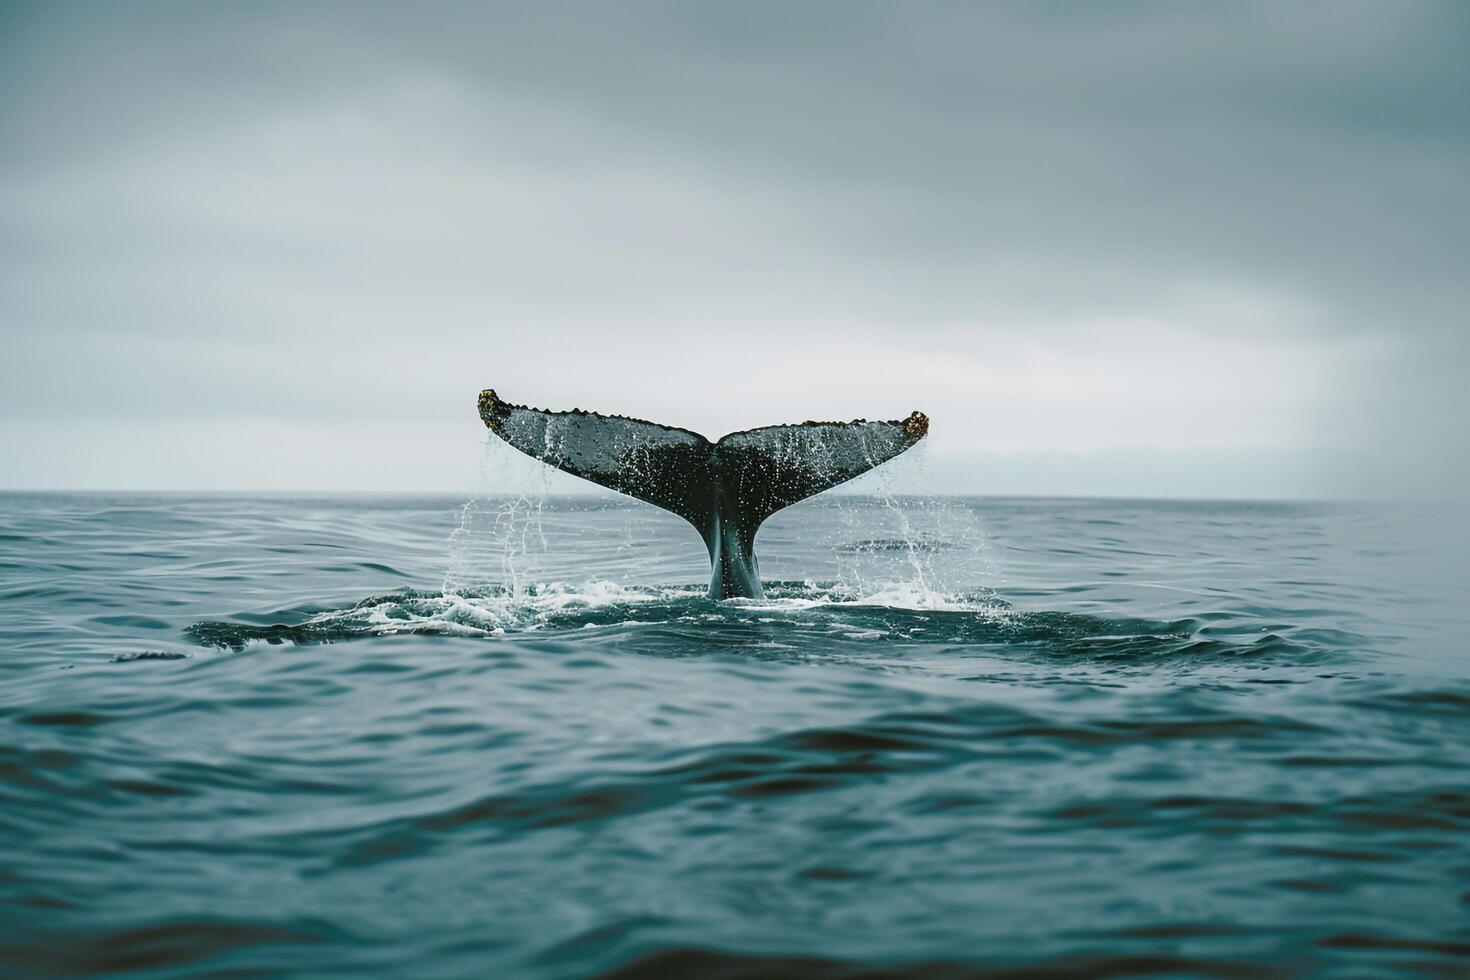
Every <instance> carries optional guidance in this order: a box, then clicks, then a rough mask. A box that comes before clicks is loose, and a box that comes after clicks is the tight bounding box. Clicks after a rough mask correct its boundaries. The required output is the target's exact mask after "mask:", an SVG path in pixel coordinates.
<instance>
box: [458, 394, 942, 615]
mask: <svg viewBox="0 0 1470 980" xmlns="http://www.w3.org/2000/svg"><path fill="white" fill-rule="evenodd" d="M479 408H480V418H481V419H483V420H484V422H485V425H486V426H487V427H488V428H489V429H490V431H491V432H493V433H495V435H497V436H499V437H500V438H501V439H503V440H504V441H505V442H507V443H508V444H510V445H511V446H512V447H514V448H515V449H518V450H520V451H521V452H523V453H525V454H526V455H527V456H531V457H533V458H535V459H539V460H540V461H541V462H543V463H546V464H547V465H549V466H554V467H556V468H557V469H559V470H562V471H564V472H567V473H570V474H572V475H573V476H579V477H581V478H582V479H584V480H590V481H591V482H593V483H596V484H599V485H601V486H604V487H607V488H608V489H611V490H616V491H618V492H619V493H625V494H627V495H628V496H630V497H636V498H637V499H639V500H642V501H646V502H647V503H650V504H653V505H654V506H655V507H662V508H663V509H664V510H667V511H669V512H671V513H674V514H678V515H679V516H680V517H682V518H684V520H686V521H688V522H689V523H690V524H692V525H693V526H694V529H695V530H696V531H698V532H699V534H700V536H701V537H702V538H704V542H705V546H706V547H707V548H708V549H709V556H710V568H711V575H710V597H711V598H715V599H728V598H733V597H736V596H745V597H751V598H755V597H759V596H760V595H761V584H760V574H759V571H758V568H757V565H756V560H755V532H756V530H757V529H758V528H759V527H760V525H761V522H762V521H764V520H765V519H766V518H767V517H770V516H771V515H772V514H774V513H776V511H778V510H781V509H782V508H783V507H789V506H790V505H792V504H794V503H796V502H797V501H799V500H805V499H806V498H807V497H810V496H812V495H813V494H816V493H820V492H822V491H823V490H827V489H830V488H832V487H835V486H837V485H838V484H841V483H846V482H847V481H848V480H851V479H852V478H853V477H856V476H860V475H862V474H863V473H866V472H867V471H868V470H870V469H872V468H873V467H875V466H878V465H880V464H882V463H885V462H887V461H888V460H890V459H892V458H893V457H895V456H897V455H898V454H899V453H901V452H903V451H904V450H906V449H908V448H909V447H910V446H912V445H914V444H915V443H916V442H918V441H919V440H920V439H922V438H924V436H925V434H926V433H928V431H929V418H928V416H926V415H924V413H922V412H914V413H913V414H911V415H910V416H909V417H908V418H906V419H903V420H900V421H889V422H869V421H867V420H865V419H858V420H856V421H853V422H802V423H798V424H794V425H771V426H766V427H764V428H760V429H748V430H746V431H743V432H732V433H730V434H729V435H727V436H724V437H723V438H721V439H720V440H719V441H718V442H713V443H712V442H710V441H709V440H708V439H706V438H705V437H704V436H702V435H700V434H699V433H697V432H691V431H689V430H688V429H678V428H674V427H672V426H667V425H659V424H658V423H656V422H645V421H643V420H642V419H631V418H626V417H624V416H621V415H599V414H597V413H595V412H584V411H582V410H581V409H573V410H572V411H570V412H549V411H546V410H544V409H539V408H530V407H528V406H525V405H512V404H510V403H509V402H506V401H504V400H502V399H501V398H500V397H499V396H498V395H496V394H495V392H494V391H493V390H492V389H488V388H487V389H486V390H484V391H482V392H480V400H479Z"/></svg>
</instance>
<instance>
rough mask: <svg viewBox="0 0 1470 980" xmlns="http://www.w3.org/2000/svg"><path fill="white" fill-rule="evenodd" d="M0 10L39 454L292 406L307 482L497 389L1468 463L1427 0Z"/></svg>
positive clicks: (19, 285) (21, 292)
mask: <svg viewBox="0 0 1470 980" xmlns="http://www.w3.org/2000/svg"><path fill="white" fill-rule="evenodd" d="M0 9H3V13H0V17H3V18H4V25H3V29H0V46H3V47H0V126H3V127H4V128H5V130H6V131H7V132H11V133H18V134H20V138H18V139H14V140H7V141H5V143H4V144H3V145H0V324H3V328H4V330H5V332H6V334H7V344H8V345H9V347H10V349H11V350H12V351H13V352H14V353H15V355H16V356H14V357H12V358H11V359H10V361H9V363H8V366H7V367H5V368H3V369H0V380H3V381H4V382H5V392H4V394H0V413H3V414H4V415H5V416H6V417H9V418H12V419H14V420H16V421H18V422H24V423H25V425H26V426H42V427H45V431H46V432H48V433H52V435H49V436H47V437H46V438H55V436H54V431H55V429H54V425H53V423H55V422H56V421H57V420H64V419H67V418H73V417H75V418H87V417H93V416H95V415H96V414H97V413H98V412H103V411H105V412H106V413H107V416H108V418H109V419H110V420H112V421H113V422H115V423H117V424H127V423H128V422H129V420H132V421H133V422H134V423H136V427H135V428H134V429H132V430H129V436H128V437H130V438H139V439H144V440H145V441H146V440H147V438H148V437H147V435H146V433H147V432H148V431H149V429H148V427H149V426H153V427H155V428H157V427H159V426H160V425H162V424H164V423H173V422H179V423H182V422H193V421H196V420H198V419H201V418H211V417H217V418H218V419H220V420H221V423H220V425H221V428H220V431H221V433H222V438H229V436H228V433H229V432H230V431H232V430H231V429H230V428H229V425H228V424H227V420H231V419H234V420H249V421H250V426H253V428H249V427H247V426H245V425H244V423H243V422H241V423H240V427H239V428H238V430H237V431H236V436H237V437H238V438H240V439H242V440H244V439H246V438H247V436H248V433H247V431H246V430H247V428H249V431H250V432H257V431H258V429H259V426H260V425H261V424H274V423H271V421H270V420H277V421H278V422H279V423H280V424H282V425H286V424H287V422H288V421H289V427H290V432H292V433H295V434H294V435H291V436H289V437H282V440H281V441H282V442H283V445H281V446H280V447H279V448H280V451H281V452H284V453H286V454H287V455H291V454H294V457H293V458H298V459H299V460H300V461H301V467H302V470H301V471H302V472H309V471H310V465H311V464H310V460H311V459H312V458H314V457H312V455H311V437H310V432H311V431H312V430H311V424H312V423H313V420H315V421H316V422H318V423H320V425H321V426H323V427H327V426H341V425H343V424H348V423H361V424H363V425H365V426H371V425H372V424H373V423H374V420H378V421H379V422H385V421H388V420H395V421H401V420H416V421H419V422H421V423H422V426H423V432H424V435H423V436H422V438H423V439H424V440H425V441H426V444H432V445H434V446H435V447H436V449H435V450H434V451H435V452H436V453H439V454H452V453H453V452H454V450H453V448H452V447H453V446H454V445H456V443H455V442H454V441H453V440H456V439H457V440H463V439H464V438H465V437H466V433H467V432H468V431H469V429H470V428H472V427H473V424H474V420H473V418H472V416H471V417H470V418H468V419H467V420H466V419H464V418H463V417H462V416H463V415H464V414H465V412H464V404H466V403H467V399H468V398H472V397H473V391H474V389H475V388H476V387H478V385H479V384H480V383H492V382H493V383H497V384H501V385H502V386H503V387H506V388H507V389H509V390H511V391H513V392H520V391H522V390H524V397H526V398H528V399H532V400H543V401H549V402H553V403H554V404H561V403H563V402H577V403H579V404H591V405H595V406H598V407H607V408H610V409H621V410H626V411H638V412H642V413H645V414H650V415H660V416H662V417H668V416H670V415H671V414H672V415H674V416H676V417H673V418H669V421H675V422H679V421H688V422H691V423H693V424H699V425H706V426H710V427H716V428H717V427H719V426H721V425H731V426H734V425H740V424H757V423H760V422H764V421H771V420H773V418H774V417H780V416H782V415H783V414H786V413H794V414H797V415H799V416H800V417H806V415H808V414H812V413H821V412H830V413H831V414H835V415H842V414H887V413H890V412H892V413H902V412H904V411H907V410H908V409H909V408H911V407H913V405H912V404H910V403H911V402H917V401H923V403H924V404H925V406H926V407H928V406H931V405H932V406H934V407H933V408H932V409H931V411H932V413H933V414H935V417H936V419H937V420H940V421H941V422H942V417H941V414H940V413H941V411H942V412H944V413H945V414H946V415H947V417H948V418H950V419H953V420H954V421H955V422H956V423H957V424H954V425H951V426H950V427H949V428H948V429H945V428H943V427H942V425H939V424H937V425H936V430H935V452H936V456H937V457H942V456H943V455H944V454H945V452H952V453H973V452H984V451H991V450H996V449H999V450H1001V451H1004V452H1012V451H1018V450H1019V449H1021V448H1024V447H1026V446H1035V447H1036V448H1037V449H1038V450H1045V451H1047V452H1049V453H1055V452H1066V451H1069V450H1071V451H1076V452H1084V451H1092V450H1098V449H1103V450H1107V449H1117V450H1120V451H1121V450H1142V451H1154V450H1172V451H1180V452H1183V451H1185V450H1189V451H1190V452H1197V451H1200V450H1205V451H1208V450H1211V449H1218V450H1220V451H1221V452H1225V451H1227V450H1228V452H1229V453H1233V454H1239V453H1240V452H1247V453H1248V452H1250V451H1259V453H1260V454H1262V455H1261V456H1260V459H1262V460H1265V459H1268V458H1269V459H1277V458H1280V457H1281V454H1282V453H1283V452H1289V451H1291V450H1293V449H1298V450H1301V452H1302V453H1303V454H1304V455H1311V454H1314V453H1318V452H1319V451H1320V452H1333V451H1338V452H1346V453H1349V454H1357V455H1358V456H1359V457H1361V458H1364V459H1367V460H1370V461H1372V462H1371V465H1370V467H1369V468H1370V469H1373V470H1374V471H1375V473H1376V474H1377V475H1376V476H1375V479H1374V481H1373V491H1372V492H1375V493H1376V492H1382V491H1383V489H1384V487H1383V485H1384V484H1385V482H1386V483H1388V484H1391V486H1390V487H1389V489H1390V490H1395V491H1398V490H1404V489H1414V488H1415V487H1416V486H1422V485H1424V484H1426V483H1431V482H1433V483H1441V484H1443V483H1446V482H1452V481H1454V480H1456V479H1459V478H1462V477H1463V474H1464V462H1463V450H1462V449H1454V448H1449V447H1448V445H1447V444H1448V443H1449V441H1450V440H1451V439H1453V438H1456V436H1455V433H1456V426H1455V425H1454V424H1453V423H1452V422H1450V421H1448V420H1450V419H1454V418H1459V417H1463V416H1464V415H1465V410H1466V409H1467V408H1470V405H1467V401H1470V399H1467V398H1466V396H1465V395H1464V394H1463V392H1462V390H1461V386H1460V384H1459V383H1458V380H1457V375H1458V373H1459V367H1460V366H1461V365H1463V364H1464V363H1465V354H1466V353H1467V351H1466V346H1467V344H1466V341H1465V339H1464V334H1465V331H1464V319H1465V312H1466V310H1467V309H1470V286H1467V285H1466V284H1465V279H1464V276H1463V269H1464V268H1465V266H1466V259H1467V258H1470V194H1467V192H1466V191H1467V188H1466V179H1465V174H1466V173H1470V169H1467V165H1470V118H1467V112H1470V110H1467V105H1470V100H1467V99H1466V98H1465V95H1466V94H1467V93H1470V64H1467V60H1466V59H1465V58H1464V57H1463V51H1462V50H1460V47H1461V45H1460V41H1461V39H1463V38H1464V37H1465V36H1467V28H1470V13H1467V12H1466V9H1465V8H1464V7H1463V6H1462V5H1459V4H1453V3H1444V4H1430V3H1418V4H1415V3H1410V4H1395V5H1386V4H1380V3H1368V2H1362V3H1306V4H1293V5H1280V4H1271V3H1257V4H1234V5H1216V4H1203V3H1199V4H1192V3H1169V4H1154V3H1128V4H1109V5H1095V4H1081V3H1077V4H1073V3H1041V4H1036V3H1031V4H1020V3H1017V4H988V5H972V4H903V5H897V4H861V3H859V4H848V3H844V4H835V3H834V4H799V5H788V4H765V5H762V4H755V5H747V4H742V5H716V4H708V5H706V4H591V3H588V4H576V5H573V4H557V3H552V4H546V3H536V4H507V5H496V6H484V5H435V4H430V5H363V4H350V5H343V4H311V5H297V4H289V5H288V4H280V5H250V6H228V7H226V6H223V5H221V6H211V7H205V6H201V5H197V4H138V5H126V6H124V5H109V6H100V5H95V6H87V5H77V6H72V5H65V4H36V5H12V6H9V7H6V8H0ZM731 336H738V337H741V338H744V341H743V347H742V349H740V350H732V351H729V352H727V353H726V354H724V355H723V356H724V357H726V358H727V359H728V361H729V364H730V366H731V368H732V373H734V374H738V375H740V376H741V377H740V381H741V383H740V384H736V383H734V382H733V381H728V382H727V381H722V380H721V379H720V378H718V377H714V378H711V377H710V376H709V374H710V373H709V370H708V363H709V361H710V359H711V358H712V357H714V356H715V355H714V354H713V353H712V346H713V345H714V344H718V343H720V342H722V341H724V339H725V338H728V337H731ZM891 366H897V367H901V368H902V369H903V371H904V373H902V374H890V372H889V371H888V368H889V367H891ZM1165 372H1169V376H1165ZM1181 373H1183V374H1185V375H1195V376H1196V384H1194V385H1193V387H1191V386H1190V385H1189V384H1180V383H1179V380H1180V374H1181ZM885 377H891V380H889V381H888V382H887V384H886V385H883V384H882V382H883V381H884V379H885ZM506 378H509V379H510V380H503V379H506ZM967 379H969V380H967ZM875 385H876V387H875ZM875 390H877V391H879V392H880V394H879V395H877V396H875V395H874V394H873V392H874V391H875ZM1232 395H1234V396H1235V397H1232ZM874 402H877V404H873V403H874ZM827 405H830V406H831V407H830V408H826V407H824V406H827ZM768 416H771V417H768ZM1002 427H1003V428H1004V431H1003V432H1000V431H997V429H998V428H1002ZM35 431H37V432H40V431H41V429H36V430H35ZM322 431H326V430H325V428H323V429H322ZM1189 432H1194V433H1196V436H1195V440H1196V444H1190V442H1189V437H1188V433H1189ZM303 433H305V434H303ZM24 438H29V437H22V436H13V437H12V439H13V440H20V441H19V442H17V443H16V444H15V445H13V446H7V447H5V448H8V449H10V450H11V452H12V453H13V461H12V463H10V464H9V466H10V468H9V469H8V470H6V471H5V472H3V473H0V477H3V478H4V479H5V480H6V481H7V482H11V483H30V482H34V481H36V480H40V481H43V482H44V481H45V479H46V477H45V474H44V472H43V471H44V470H45V469H46V466H48V465H51V464H46V463H44V459H53V460H54V458H55V452H54V447H53V448H52V449H48V453H49V455H46V454H36V453H34V451H33V450H34V447H32V448H31V450H28V448H27V444H26V443H25V442H24ZM35 438H41V437H40V436H36V437H35ZM250 438H255V437H254V436H250ZM259 438H267V437H264V436H260V437H259ZM360 450H361V447H358V450H354V451H360ZM160 451H161V450H160V449H159V448H158V447H157V446H153V447H152V448H149V449H146V450H143V449H140V457H139V459H140V462H139V463H138V464H137V465H138V466H139V467H145V466H147V465H148V460H149V458H150V454H152V455H153V456H156V455H157V454H158V453H159V452H160ZM28 452H30V454H31V456H32V458H34V459H36V460H37V461H38V462H36V464H35V467H33V468H32V469H34V472H32V471H31V470H30V469H28V464H27V463H26V462H25V459H26V456H27V453H28ZM43 456H44V458H43ZM1048 458H1050V457H1048ZM1191 458H1193V457H1191ZM1221 458H1222V459H1223V458H1225V457H1221ZM1231 458H1232V459H1233V458H1235V457H1234V456H1232V457H1231ZM1180 459H1181V460H1184V457H1183V456H1181V457H1180ZM1385 461H1388V465H1389V469H1391V470H1394V471H1401V472H1402V473H1403V479H1401V480H1387V481H1385V480H1384V479H1383V476H1382V473H1381V472H1379V471H1381V470H1382V468H1383V466H1384V464H1385ZM117 465H119V464H116V463H109V466H110V467H115V466H117ZM210 465H211V466H212V467H216V468H217V467H218V465H219V464H218V461H217V460H215V461H213V462H211V463H210ZM1048 465H1049V466H1050V465H1051V464H1050V463H1049V464H1048ZM1079 465H1080V464H1079ZM1120 465H1121V464H1120ZM1180 466H1181V467H1182V468H1183V469H1185V470H1195V469H1199V467H1197V466H1196V464H1195V463H1193V462H1181V463H1180ZM1043 469H1044V468H1043ZM1083 469H1084V471H1085V467H1084V468H1083ZM1206 469H1207V468H1206ZM180 472H184V473H187V472H188V468H187V467H184V468H183V469H182V470H180ZM212 472H213V471H212ZM1036 472H1041V470H1036ZM1046 472H1052V470H1046ZM1342 472H1343V470H1342V469H1341V468H1340V467H1339V468H1337V469H1335V470H1333V474H1332V476H1331V478H1330V479H1328V478H1326V477H1324V479H1323V481H1322V483H1321V485H1311V481H1305V482H1303V481H1296V480H1295V478H1293V479H1294V482H1291V484H1290V485H1291V486H1292V487H1294V488H1299V489H1300V490H1301V492H1321V491H1322V490H1323V489H1324V488H1325V489H1327V490H1338V489H1341V487H1342V483H1343V479H1342V476H1341V474H1342ZM67 473H68V474H72V470H71V469H68V470H67ZM109 476H113V477H114V478H115V479H117V480H120V481H122V482H129V481H133V480H136V479H137V478H138V473H130V472H118V471H117V470H115V469H113V470H111V471H110V472H108V473H99V474H97V476H96V479H97V480H98V481H100V482H103V483H105V482H106V480H107V478H108V477H109ZM322 476H323V474H317V475H316V476H314V477H312V479H321V478H322ZM1116 477H1117V474H1116V473H1113V474H1109V475H1108V476H1107V479H1106V480H1103V481H1102V482H1104V483H1106V484H1107V486H1108V487H1109V492H1117V489H1116V486H1115V484H1116V483H1117V479H1116ZM68 478H75V476H74V474H73V475H72V476H69V477H68ZM178 478H179V479H187V477H183V476H180V477H178ZM198 478H199V479H209V478H212V477H210V476H209V475H207V474H203V473H202V472H201V474H200V476H199V477H198ZM368 478H370V476H369V477H368ZM1360 478H1362V474H1360V475H1359V477H1349V478H1348V479H1347V482H1348V483H1351V482H1352V481H1353V480H1354V479H1360ZM434 479H441V476H436V477H434ZM1153 479H1154V478H1152V477H1149V478H1147V479H1144V478H1143V477H1140V478H1139V482H1140V485H1139V487H1138V492H1146V491H1147V490H1148V486H1146V485H1144V484H1145V483H1149V482H1150V481H1152V480H1153ZM975 481H976V486H975V489H976V490H978V491H983V490H985V486H984V477H983V472H977V474H976V476H975ZM1174 482H1177V481H1174ZM1174 482H1171V483H1170V485H1171V486H1173V485H1174ZM1208 482H1209V481H1203V480H1202V482H1201V487H1200V492H1208V486H1207V485H1206V484H1207V483H1208ZM1268 482H1269V481H1262V482H1259V483H1258V484H1257V485H1258V486H1259V487H1262V488H1266V485H1267V483H1268ZM1074 483H1075V481H1070V480H1069V481H1067V485H1068V488H1069V489H1070V488H1072V487H1073V486H1074ZM1045 484H1046V480H1045V479H1042V480H1041V483H1040V484H1038V486H1037V487H1036V488H1035V489H1042V490H1044V489H1046V486H1045ZM1329 484H1330V485H1329ZM1364 486H1365V487H1366V486H1367V481H1366V480H1364ZM1275 489H1276V487H1275V485H1273V486H1272V490H1273V492H1274V490H1275ZM1231 492H1248V491H1240V490H1238V488H1235V487H1234V486H1233V485H1232V489H1231ZM1262 492H1266V491H1265V489H1263V490H1262Z"/></svg>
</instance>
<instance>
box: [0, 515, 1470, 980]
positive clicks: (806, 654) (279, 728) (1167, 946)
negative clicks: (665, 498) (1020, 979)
mask: <svg viewBox="0 0 1470 980" xmlns="http://www.w3.org/2000/svg"><path fill="white" fill-rule="evenodd" d="M1416 521H1420V522H1421V523H1419V524H1416V523H1415V522H1416ZM1416 527H1417V528H1418V531H1416V530H1415V528H1416ZM1422 529H1423V528H1422V518H1421V517H1416V516H1415V515H1413V514H1412V513H1410V512H1407V511H1405V510H1404V509H1402V508H1392V507H1384V506H1368V505H1344V504H1285V503H1201V502H1147V501H1106V500H1097V501H1089V500H1015V499H1013V500H1007V499H939V500H921V499H908V498H905V499H893V498H890V497H885V496H878V497H847V498H842V497H830V496H828V497H819V498H815V499H813V500H810V501H807V502H804V503H802V504H800V505H798V506H796V507H793V508H791V509H790V510H788V511H785V512H782V513H781V514H778V515H777V516H776V517H775V518H773V519H772V520H771V521H770V522H768V524H767V525H766V527H765V528H764V529H763V530H762V532H761V535H760V537H759V539H758V545H757V551H758V554H759V556H760V560H761V570H762V573H763V575H764V577H765V578H766V580H767V582H768V583H770V585H769V595H768V597H767V598H766V599H765V600H759V601H757V600H738V601H731V602H726V603H714V602H711V601H709V600H708V599H706V598H705V597H704V590H705V585H706V583H707V574H708V573H707V567H706V562H705V559H704V555H703V551H702V546H701V544H700V542H699V540H698V539H697V537H696V536H695V534H694V532H693V531H692V530H691V529H689V528H688V527H686V526H684V525H682V524H681V523H680V522H679V521H678V520H677V519H675V518H673V517H670V516H668V515H665V514H662V513H660V512H658V511H655V510H654V509H652V508H650V507H647V506H644V505H642V504H637V503H633V502H623V501H620V500H616V499H611V498H604V499H585V498H584V499H576V498H558V497H536V498H505V499H498V498H477V499H474V500H470V501H469V502H466V501H464V500H462V499H448V498H435V499H410V498H404V497H395V498H386V499H374V498H367V497H356V498H345V499H332V498H325V497H308V498H286V497H262V498H238V497H225V496H202V497H188V496H146V495H132V496H129V495H100V496H98V495H79V494H73V495H44V494H10V495H5V496H3V497H0V855H3V857H0V908H3V912H0V975H4V976H7V977H31V976H37V977H39V976H53V975H81V974H106V975H133V974H137V975H146V976H211V975H213V976H251V975H286V976H303V977H310V976H362V975H391V976H401V977H426V978H427V977H481V976H523V977H574V976H595V975H612V976H618V977H662V976H672V977H722V978H731V977H745V976H752V977H754V976H823V977H835V976H842V977H849V976H859V977H879V976H881V977H899V976H923V977H929V976H940V977H961V976H970V975H984V976H991V975H1006V976H1010V975H1016V976H1024V975H1028V974H1030V973H1035V974H1036V975H1039V976H1048V977H1058V976H1093V975H1118V974H1123V975H1142V974H1168V975H1178V976H1237V975H1260V974H1267V975H1269V974H1271V973H1273V972H1275V973H1280V974H1291V975H1296V974H1301V973H1316V974H1320V975H1338V976H1345V977H1346V976H1352V977H1360V976H1386V975H1394V974H1408V975H1415V974H1420V975H1428V976H1452V975H1455V976H1464V975H1467V973H1470V834H1467V831H1470V778H1467V772H1470V768H1467V767H1470V682H1467V679H1466V670H1465V659H1464V656H1465V637H1466V635H1467V633H1466V622H1465V610H1464V605H1463V598H1464V597H1463V596H1462V595H1459V594H1457V592H1456V589H1455V587H1454V586H1453V584H1452V583H1451V582H1450V581H1449V580H1448V579H1447V577H1446V576H1445V575H1442V574H1438V573H1436V572H1435V571H1434V566H1433V565H1432V564H1428V563H1426V562H1424V561H1422V560H1421V559H1422V558H1423V555H1422V554H1420V552H1421V551H1422V550H1423V545H1424V542H1425V540H1426V536H1425V535H1423V534H1422V533H1419V532H1422ZM1430 539H1431V542H1432V535H1431V536H1430Z"/></svg>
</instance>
